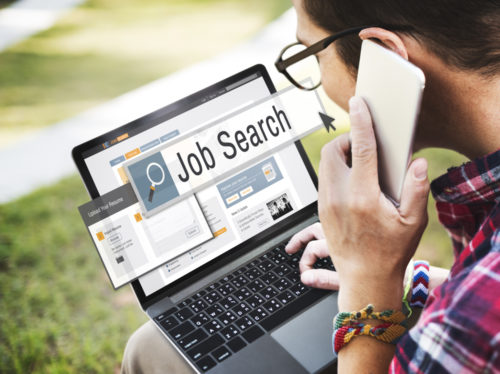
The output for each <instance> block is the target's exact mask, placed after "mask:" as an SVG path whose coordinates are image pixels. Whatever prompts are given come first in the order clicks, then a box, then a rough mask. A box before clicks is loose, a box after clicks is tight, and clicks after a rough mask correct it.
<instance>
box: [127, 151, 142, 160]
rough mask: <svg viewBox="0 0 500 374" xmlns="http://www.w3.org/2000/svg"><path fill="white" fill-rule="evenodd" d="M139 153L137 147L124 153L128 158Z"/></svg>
mask: <svg viewBox="0 0 500 374" xmlns="http://www.w3.org/2000/svg"><path fill="white" fill-rule="evenodd" d="M139 153H141V151H140V150H139V148H136V149H133V150H131V151H130V152H127V153H125V158H126V159H127V160H128V159H129V158H132V157H134V156H137V155H138V154H139Z"/></svg>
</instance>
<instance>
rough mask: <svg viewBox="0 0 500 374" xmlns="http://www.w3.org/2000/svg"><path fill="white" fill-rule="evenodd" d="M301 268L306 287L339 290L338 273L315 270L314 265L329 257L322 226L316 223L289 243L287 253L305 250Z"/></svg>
mask: <svg viewBox="0 0 500 374" xmlns="http://www.w3.org/2000/svg"><path fill="white" fill-rule="evenodd" d="M304 247H305V249H304V253H303V254H302V258H301V259H300V263H299V267H300V273H301V277H300V278H301V281H302V283H304V284H305V285H306V286H309V287H315V288H323V289H327V290H338V289H339V280H338V275H337V272H335V271H331V270H326V269H314V268H313V265H314V263H315V262H316V261H317V260H318V259H320V258H325V257H328V256H329V255H330V254H329V252H328V246H327V243H326V239H325V235H324V233H323V229H322V227H321V224H320V223H319V222H318V223H315V224H313V225H311V226H309V227H306V228H305V229H303V230H302V231H300V232H298V233H297V234H295V235H294V236H293V237H292V238H291V239H290V242H288V244H287V246H286V248H285V251H286V252H287V253H290V254H291V253H296V252H298V251H299V250H301V249H302V248H304Z"/></svg>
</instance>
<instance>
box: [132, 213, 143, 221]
mask: <svg viewBox="0 0 500 374" xmlns="http://www.w3.org/2000/svg"><path fill="white" fill-rule="evenodd" d="M134 218H135V220H136V221H137V222H141V221H142V216H141V213H136V214H134Z"/></svg>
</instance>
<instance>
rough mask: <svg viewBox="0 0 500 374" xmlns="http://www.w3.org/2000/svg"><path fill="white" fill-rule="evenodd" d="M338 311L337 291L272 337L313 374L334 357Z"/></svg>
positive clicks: (288, 323) (275, 332)
mask: <svg viewBox="0 0 500 374" xmlns="http://www.w3.org/2000/svg"><path fill="white" fill-rule="evenodd" d="M337 311H338V307H337V292H335V293H334V294H332V295H330V296H328V297H327V298H325V299H323V300H321V301H320V302H319V303H317V304H316V305H314V306H313V307H312V308H310V309H308V310H306V311H305V312H304V313H302V314H301V315H299V316H298V317H296V318H294V319H292V320H291V321H290V322H287V323H286V324H285V325H283V326H282V327H280V328H278V329H277V330H276V331H274V332H273V333H272V334H271V336H272V337H273V338H274V339H275V340H276V341H277V342H278V343H279V344H280V345H281V346H282V347H283V348H285V349H286V350H287V351H288V353H290V354H291V355H292V356H293V357H294V358H295V359H296V360H297V361H298V362H300V363H301V364H302V366H304V367H305V368H306V369H307V371H309V372H310V373H314V372H316V371H318V370H320V369H321V368H323V367H324V366H325V365H326V364H327V363H328V362H330V361H332V359H334V358H335V355H334V353H333V350H332V332H333V325H332V320H333V317H334V316H335V314H337Z"/></svg>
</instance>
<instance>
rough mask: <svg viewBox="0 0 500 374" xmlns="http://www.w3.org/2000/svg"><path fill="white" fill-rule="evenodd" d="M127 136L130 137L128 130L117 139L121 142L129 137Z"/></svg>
mask: <svg viewBox="0 0 500 374" xmlns="http://www.w3.org/2000/svg"><path fill="white" fill-rule="evenodd" d="M127 138H128V132H126V133H125V134H122V135H120V136H119V137H117V138H116V140H118V141H119V142H121V141H122V140H124V139H127Z"/></svg>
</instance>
